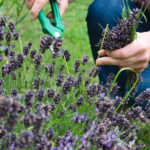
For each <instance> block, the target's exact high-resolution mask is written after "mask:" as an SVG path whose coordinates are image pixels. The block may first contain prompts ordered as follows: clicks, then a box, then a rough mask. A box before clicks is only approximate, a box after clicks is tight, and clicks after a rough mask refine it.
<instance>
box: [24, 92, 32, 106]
mask: <svg viewBox="0 0 150 150" xmlns="http://www.w3.org/2000/svg"><path fill="white" fill-rule="evenodd" d="M33 96H34V92H33V91H31V90H30V91H27V92H26V94H25V104H26V106H27V107H30V106H32V104H33V102H34V101H33Z"/></svg>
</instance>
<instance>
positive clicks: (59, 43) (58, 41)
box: [54, 38, 62, 53]
mask: <svg viewBox="0 0 150 150" xmlns="http://www.w3.org/2000/svg"><path fill="white" fill-rule="evenodd" d="M61 49H62V39H59V38H58V39H55V43H54V52H55V53H58V52H59V51H60V50H61Z"/></svg>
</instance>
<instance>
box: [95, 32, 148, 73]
mask: <svg viewBox="0 0 150 150" xmlns="http://www.w3.org/2000/svg"><path fill="white" fill-rule="evenodd" d="M99 55H100V56H104V55H107V56H106V57H101V58H98V59H97V60H96V64H97V65H117V66H119V67H120V68H125V67H129V68H132V69H134V70H135V71H137V72H138V73H140V72H142V71H143V70H144V69H145V68H146V67H147V65H148V63H149V61H150V31H148V32H142V33H139V32H138V33H137V39H135V40H134V41H133V42H132V43H130V44H128V45H127V46H125V47H123V48H121V49H118V50H114V51H107V50H101V51H99Z"/></svg>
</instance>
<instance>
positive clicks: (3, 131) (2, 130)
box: [0, 128, 6, 139]
mask: <svg viewBox="0 0 150 150" xmlns="http://www.w3.org/2000/svg"><path fill="white" fill-rule="evenodd" d="M5 135H6V130H5V129H3V128H2V129H0V139H2V137H3V136H5Z"/></svg>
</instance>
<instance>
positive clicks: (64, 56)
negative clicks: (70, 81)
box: [63, 50, 71, 62]
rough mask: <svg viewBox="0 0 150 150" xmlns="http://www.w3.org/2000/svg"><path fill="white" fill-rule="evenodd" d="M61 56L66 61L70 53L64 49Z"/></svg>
mask: <svg viewBox="0 0 150 150" xmlns="http://www.w3.org/2000/svg"><path fill="white" fill-rule="evenodd" d="M63 58H64V59H65V60H66V61H67V62H68V61H69V60H70V58H71V55H70V53H69V51H68V50H65V51H64V55H63Z"/></svg>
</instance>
